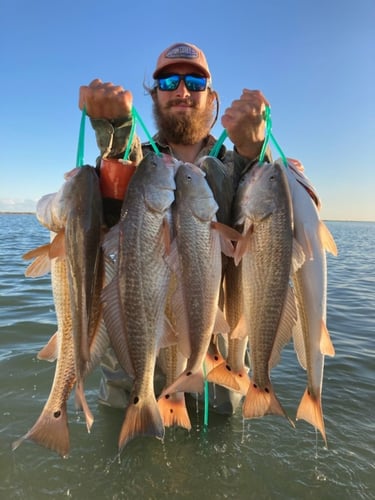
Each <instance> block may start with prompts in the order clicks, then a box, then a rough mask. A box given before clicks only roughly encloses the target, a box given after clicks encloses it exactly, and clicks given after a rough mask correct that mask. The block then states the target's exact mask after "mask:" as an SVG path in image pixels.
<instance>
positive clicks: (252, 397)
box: [242, 380, 295, 427]
mask: <svg viewBox="0 0 375 500" xmlns="http://www.w3.org/2000/svg"><path fill="white" fill-rule="evenodd" d="M242 415H243V417H244V418H259V417H263V416H264V415H281V416H282V417H285V418H286V419H287V420H288V421H289V422H290V424H291V425H292V427H295V425H294V423H293V421H292V420H291V419H290V418H289V417H288V415H287V414H286V412H285V410H284V408H283V407H282V406H281V403H280V401H279V400H278V399H277V397H276V393H275V391H274V389H273V387H272V384H271V382H269V383H268V384H267V387H265V388H261V387H258V386H257V385H256V384H255V383H254V382H253V381H252V380H250V385H249V389H248V391H247V394H246V397H245V400H244V403H243V407H242Z"/></svg>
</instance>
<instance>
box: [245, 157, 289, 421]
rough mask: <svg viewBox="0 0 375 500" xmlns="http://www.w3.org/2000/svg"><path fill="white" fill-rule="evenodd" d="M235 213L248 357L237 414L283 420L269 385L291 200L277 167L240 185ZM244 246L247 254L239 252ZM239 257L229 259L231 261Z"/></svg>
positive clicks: (284, 287) (264, 168)
mask: <svg viewBox="0 0 375 500" xmlns="http://www.w3.org/2000/svg"><path fill="white" fill-rule="evenodd" d="M235 213H236V220H235V222H236V224H238V225H240V224H243V226H244V240H243V242H241V244H239V245H238V246H237V249H236V252H238V253H239V254H240V252H242V253H243V256H242V288H243V295H244V302H243V313H244V320H245V322H246V325H247V330H248V332H249V344H250V356H251V381H250V385H249V388H248V391H247V394H246V397H245V401H244V404H243V415H244V417H245V418H254V417H262V416H263V415H266V414H269V413H273V414H279V415H284V416H286V414H285V411H284V410H283V408H282V407H281V404H280V403H279V401H278V399H277V397H276V395H275V393H274V390H273V387H272V384H271V381H270V369H271V365H272V361H271V359H272V356H273V355H274V354H273V351H274V349H275V346H276V345H277V335H278V330H279V328H280V321H281V318H282V313H283V309H284V304H285V301H286V297H287V292H288V283H289V275H290V269H291V259H292V246H293V232H292V207H291V199H290V193H289V186H288V182H287V180H286V177H285V173H284V171H283V168H282V167H281V166H279V165H277V164H263V165H261V166H254V167H253V170H252V171H251V172H249V173H248V174H246V175H245V177H244V179H243V180H242V182H241V184H240V187H239V189H238V192H237V195H236V200H235ZM245 243H246V245H247V249H246V250H243V249H242V248H241V246H242V245H244V244H245ZM239 258H240V257H238V256H237V257H235V259H236V261H238V260H239ZM291 321H292V320H291Z"/></svg>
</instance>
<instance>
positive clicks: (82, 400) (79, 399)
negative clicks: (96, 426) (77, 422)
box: [75, 381, 94, 433]
mask: <svg viewBox="0 0 375 500" xmlns="http://www.w3.org/2000/svg"><path fill="white" fill-rule="evenodd" d="M75 405H76V408H77V409H79V410H83V413H84V415H85V420H86V427H87V432H88V433H90V431H91V427H92V424H93V423H94V416H93V414H92V413H91V410H90V408H89V405H88V404H87V401H86V396H85V392H84V390H83V383H82V381H81V382H77V385H76V394H75Z"/></svg>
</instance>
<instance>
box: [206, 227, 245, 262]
mask: <svg viewBox="0 0 375 500" xmlns="http://www.w3.org/2000/svg"><path fill="white" fill-rule="evenodd" d="M211 228H212V229H214V230H215V231H218V233H219V235H220V246H221V251H222V252H223V254H224V255H226V256H227V257H233V256H234V245H233V241H240V240H241V239H242V234H241V233H239V232H238V231H236V230H235V229H233V228H232V227H230V226H228V225H226V224H223V223H221V222H218V221H212V222H211Z"/></svg>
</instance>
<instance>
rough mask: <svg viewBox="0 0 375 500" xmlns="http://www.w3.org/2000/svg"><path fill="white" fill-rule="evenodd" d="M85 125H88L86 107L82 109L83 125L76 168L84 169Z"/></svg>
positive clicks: (79, 138) (80, 132) (80, 131)
mask: <svg viewBox="0 0 375 500" xmlns="http://www.w3.org/2000/svg"><path fill="white" fill-rule="evenodd" d="M85 125H86V106H83V108H82V115H81V124H80V127H79V137H78V148H77V160H76V166H77V167H82V166H83V165H84V159H83V157H84V150H85Z"/></svg>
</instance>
